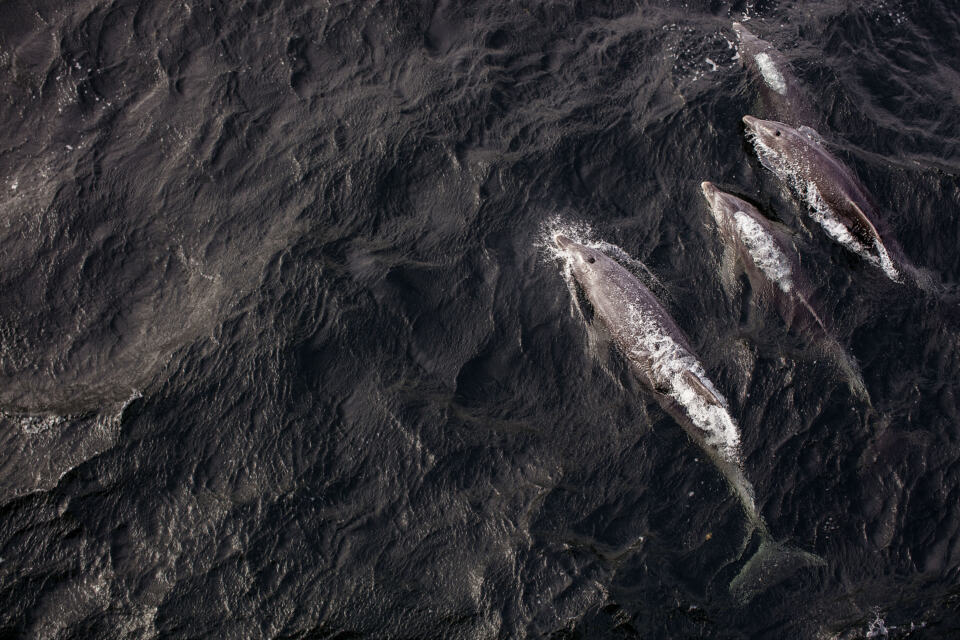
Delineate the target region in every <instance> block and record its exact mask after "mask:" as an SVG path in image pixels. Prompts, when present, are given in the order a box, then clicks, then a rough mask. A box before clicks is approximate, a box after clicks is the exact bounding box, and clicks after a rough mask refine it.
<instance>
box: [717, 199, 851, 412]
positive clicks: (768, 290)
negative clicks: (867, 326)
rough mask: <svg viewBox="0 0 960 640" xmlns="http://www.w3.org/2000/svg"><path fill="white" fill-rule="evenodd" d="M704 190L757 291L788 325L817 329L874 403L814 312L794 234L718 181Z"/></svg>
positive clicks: (723, 234)
mask: <svg viewBox="0 0 960 640" xmlns="http://www.w3.org/2000/svg"><path fill="white" fill-rule="evenodd" d="M700 189H701V190H702V191H703V197H704V198H705V199H706V200H707V204H708V205H709V207H710V212H711V213H712V214H713V217H714V220H715V221H716V223H717V228H718V230H719V232H720V237H721V238H722V239H723V241H724V243H725V244H726V245H727V246H729V247H732V248H733V249H734V250H735V251H736V253H737V255H738V256H739V257H740V260H741V261H742V262H743V264H744V266H745V267H746V272H747V275H748V276H749V278H750V283H751V285H752V287H753V288H754V290H755V291H758V292H759V293H760V294H761V295H764V296H765V297H767V298H772V299H773V300H774V302H775V304H776V306H777V309H778V311H779V312H780V316H781V317H782V318H783V320H784V322H786V323H787V326H788V327H791V328H793V327H797V328H799V329H800V330H803V329H806V328H808V327H809V328H811V329H812V330H813V333H814V334H816V335H818V336H819V337H820V338H821V339H822V343H823V346H824V347H825V348H826V351H827V354H828V355H830V356H831V357H833V358H834V359H835V361H836V362H837V364H839V365H840V367H841V368H842V369H843V370H844V372H845V373H846V374H847V379H848V381H849V383H850V389H851V391H853V392H854V393H856V394H857V395H858V396H860V397H861V398H863V399H864V400H866V401H867V402H868V403H869V394H868V393H867V390H866V385H865V384H864V382H863V375H862V374H861V373H860V369H859V367H858V366H857V364H856V362H855V361H853V360H852V359H851V358H850V357H849V356H848V355H847V354H846V352H845V351H844V350H843V348H842V347H841V346H840V344H839V343H838V342H837V341H836V339H835V338H834V337H833V335H832V333H831V330H830V329H829V328H828V323H826V322H824V320H823V319H822V314H821V312H818V311H817V310H816V309H815V308H814V305H813V303H812V296H813V288H812V287H811V286H810V284H809V280H808V279H807V277H806V275H805V274H804V272H803V269H802V268H801V266H800V259H799V257H798V254H797V249H796V246H795V245H794V243H793V240H792V239H791V238H790V235H789V233H788V232H787V231H786V230H784V229H782V228H780V226H779V225H777V224H775V223H774V222H772V221H771V220H769V219H767V217H766V216H764V215H763V214H761V213H760V211H758V210H757V208H756V207H755V206H753V205H752V204H750V203H749V202H747V201H745V200H743V199H741V198H738V197H737V196H735V195H733V194H730V193H727V192H725V191H722V190H721V189H719V188H718V187H717V186H716V185H714V184H713V183H712V182H702V183H701V184H700Z"/></svg>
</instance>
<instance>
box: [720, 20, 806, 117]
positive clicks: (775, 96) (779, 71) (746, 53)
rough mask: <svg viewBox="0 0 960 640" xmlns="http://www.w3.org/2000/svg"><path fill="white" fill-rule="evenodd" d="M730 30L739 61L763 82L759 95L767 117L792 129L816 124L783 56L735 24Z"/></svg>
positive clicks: (764, 41)
mask: <svg viewBox="0 0 960 640" xmlns="http://www.w3.org/2000/svg"><path fill="white" fill-rule="evenodd" d="M733 30H734V32H736V34H737V38H738V39H739V41H740V46H739V47H738V48H737V51H738V53H739V54H740V60H741V62H742V63H743V65H744V66H745V67H747V68H748V69H750V70H751V71H753V72H754V73H756V74H757V75H758V76H760V78H761V79H762V80H763V85H762V86H763V90H762V92H761V94H760V96H761V99H762V101H763V104H764V106H765V107H766V109H767V110H768V111H769V113H770V115H771V117H774V118H777V119H778V120H782V121H784V122H786V123H788V124H792V125H794V126H801V125H809V124H811V123H816V122H818V120H819V118H818V117H817V116H816V115H815V114H816V110H814V109H813V107H812V106H811V102H810V98H809V96H808V95H807V92H806V90H804V89H803V85H802V84H801V83H800V81H799V80H797V77H796V76H795V75H794V74H793V71H792V70H791V68H790V63H789V62H787V59H786V58H785V57H784V56H783V54H781V53H780V52H779V51H777V50H776V49H775V48H774V46H773V45H772V44H770V43H769V42H767V41H766V40H761V39H760V38H758V37H757V36H755V35H753V34H752V33H750V32H749V31H748V30H747V28H746V27H744V26H743V25H742V24H740V23H739V22H734V23H733Z"/></svg>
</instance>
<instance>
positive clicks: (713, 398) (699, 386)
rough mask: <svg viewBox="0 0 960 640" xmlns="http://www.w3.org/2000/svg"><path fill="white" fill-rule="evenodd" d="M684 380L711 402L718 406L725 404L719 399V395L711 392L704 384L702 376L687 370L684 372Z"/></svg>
mask: <svg viewBox="0 0 960 640" xmlns="http://www.w3.org/2000/svg"><path fill="white" fill-rule="evenodd" d="M683 379H684V380H686V381H687V384H689V385H690V386H691V387H693V388H694V389H696V390H697V391H699V392H700V394H702V395H703V396H705V397H706V398H707V400H708V401H709V402H711V403H713V404H717V405H722V404H723V403H722V402H720V398H718V397H717V394H715V393H714V392H713V391H710V389H709V388H708V387H707V385H705V384H704V383H703V380H701V379H700V376H698V375H697V374H695V373H694V372H693V371H690V369H687V370H686V371H684V372H683Z"/></svg>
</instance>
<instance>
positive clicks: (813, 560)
mask: <svg viewBox="0 0 960 640" xmlns="http://www.w3.org/2000/svg"><path fill="white" fill-rule="evenodd" d="M554 240H555V243H556V247H557V249H558V250H559V251H558V255H559V257H561V258H563V260H564V263H565V268H567V269H569V272H570V273H571V275H572V276H573V278H574V279H575V280H576V282H577V283H578V284H579V285H580V286H581V287H582V289H583V291H584V293H585V294H586V297H587V299H588V300H589V301H590V304H591V305H592V306H593V309H594V312H595V316H596V317H597V318H599V319H600V320H601V321H602V323H603V324H604V325H605V326H606V328H607V329H608V330H609V332H610V334H611V335H612V337H613V340H614V342H615V344H616V345H617V346H618V347H619V349H620V350H621V351H622V353H623V354H624V355H625V356H626V358H627V360H628V362H629V363H630V366H631V369H632V370H633V371H634V373H636V374H637V375H638V376H639V377H640V379H641V380H642V381H643V382H644V383H645V384H646V386H647V387H648V388H649V389H650V391H651V392H652V393H653V396H654V398H655V399H656V400H657V402H658V403H659V404H660V406H661V407H663V409H664V410H665V411H667V413H669V414H670V415H671V416H673V418H674V419H675V420H676V421H677V422H678V423H679V424H680V425H681V427H682V428H683V429H684V430H685V431H686V432H687V434H688V435H689V436H690V438H691V439H692V440H693V441H694V442H696V443H697V444H698V445H699V446H700V447H701V448H702V449H703V450H704V451H705V452H706V453H707V454H708V456H709V457H710V459H711V460H712V461H713V463H714V465H715V466H716V467H717V469H718V470H719V471H720V472H721V473H722V474H723V476H724V477H725V478H726V480H727V482H728V484H729V486H730V489H731V491H732V492H733V493H734V495H736V496H737V498H738V500H739V501H740V503H741V505H742V506H743V510H744V513H745V514H746V516H747V519H748V521H749V523H750V528H751V530H756V531H759V533H760V535H761V537H762V540H763V542H762V543H761V545H760V548H759V549H758V551H757V552H756V554H755V555H754V556H753V557H752V558H751V559H750V560H749V561H748V562H747V563H746V565H745V566H744V567H743V569H742V570H741V572H740V574H738V576H737V577H736V578H735V579H734V581H733V582H732V583H731V585H730V586H731V592H732V593H733V594H734V595H735V596H736V597H738V598H741V599H749V598H750V597H751V596H752V595H753V593H754V592H755V591H756V590H757V588H758V584H759V583H760V582H761V581H762V580H764V579H765V578H769V576H770V574H771V573H772V572H773V571H782V570H783V569H785V568H788V567H795V566H797V565H809V564H818V563H821V562H822V561H821V560H820V559H819V558H817V557H816V556H812V555H811V554H807V553H804V552H801V551H796V550H790V549H787V548H785V547H783V546H782V545H780V544H778V543H776V542H774V541H773V540H772V539H771V537H770V534H769V532H768V529H767V526H766V523H765V522H764V520H763V517H762V516H761V515H760V513H759V512H758V511H757V506H756V501H755V498H754V489H753V485H752V484H751V483H750V481H749V480H748V479H747V478H746V476H745V475H744V472H743V467H742V464H741V461H740V433H739V431H738V429H737V425H736V423H735V422H734V420H733V417H732V416H731V415H730V410H729V407H728V405H727V401H726V399H725V398H724V397H723V395H722V394H721V393H720V392H719V391H718V390H717V388H716V387H715V386H714V385H713V383H712V382H711V381H710V379H709V378H708V377H707V375H706V371H705V370H704V368H703V365H702V364H701V363H700V361H699V359H698V358H697V357H696V355H694V353H693V349H692V348H691V346H690V342H689V340H688V339H687V337H686V335H685V334H684V333H683V331H682V330H681V329H680V327H678V326H677V324H676V323H675V322H674V320H673V318H671V317H670V315H669V314H668V313H667V311H666V310H665V309H664V308H663V306H662V305H661V304H660V302H659V301H658V300H657V298H656V297H655V296H654V295H653V294H652V293H651V292H650V290H649V289H647V287H645V286H644V285H643V283H641V282H640V281H639V280H638V279H637V278H636V277H635V276H634V275H633V274H632V273H630V272H629V271H628V270H627V269H625V268H624V267H623V266H621V265H620V264H619V263H617V262H616V261H615V260H613V259H612V258H610V257H608V256H607V255H606V254H604V253H603V252H601V251H600V250H598V249H595V248H592V247H588V246H585V245H583V244H580V243H577V242H575V241H573V240H571V239H569V238H567V237H566V236H563V235H557V236H556V237H555V239H554Z"/></svg>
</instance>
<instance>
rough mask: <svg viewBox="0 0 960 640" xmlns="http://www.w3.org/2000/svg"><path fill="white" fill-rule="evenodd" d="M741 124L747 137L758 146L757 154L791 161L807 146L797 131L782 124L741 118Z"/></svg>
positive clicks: (748, 117) (750, 117) (745, 117)
mask: <svg viewBox="0 0 960 640" xmlns="http://www.w3.org/2000/svg"><path fill="white" fill-rule="evenodd" d="M743 124H745V125H746V128H747V137H748V138H750V139H751V140H752V141H753V143H754V145H757V146H758V148H757V152H758V153H766V154H768V155H770V154H772V155H774V156H777V157H780V158H783V159H785V160H787V161H791V160H794V159H796V157H797V155H798V152H799V151H800V150H801V149H803V148H805V147H807V146H808V143H807V141H806V139H805V138H804V137H803V136H802V135H801V134H800V132H799V131H797V130H796V129H794V128H793V127H790V126H787V125H785V124H783V123H782V122H777V121H775V120H761V119H760V118H754V117H753V116H743Z"/></svg>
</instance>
